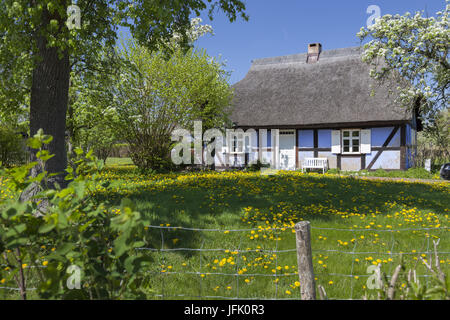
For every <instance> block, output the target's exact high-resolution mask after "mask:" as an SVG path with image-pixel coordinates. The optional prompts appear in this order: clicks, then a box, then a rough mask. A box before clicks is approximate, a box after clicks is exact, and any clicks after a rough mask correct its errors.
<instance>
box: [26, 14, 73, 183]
mask: <svg viewBox="0 0 450 320" xmlns="http://www.w3.org/2000/svg"><path fill="white" fill-rule="evenodd" d="M55 14H56V13H55ZM51 19H56V20H58V22H59V25H60V26H61V28H62V26H63V25H64V21H63V20H62V18H61V17H59V16H51V15H50V13H49V12H48V11H46V10H44V12H43V13H42V27H43V28H45V27H46V26H47V25H48V24H49V22H50V20H51ZM35 41H36V48H37V50H36V52H35V58H36V60H35V61H36V62H35V67H34V70H33V79H32V88H31V101H30V135H31V136H33V135H34V134H35V133H36V132H37V131H38V130H39V129H40V128H42V129H43V131H44V133H45V134H49V135H52V136H53V141H52V142H51V143H50V144H49V145H48V150H49V151H50V153H51V154H54V157H53V158H52V159H50V160H49V161H48V162H47V164H46V168H45V169H46V170H47V171H48V172H49V173H61V174H60V175H58V176H56V177H54V178H52V180H51V181H50V182H51V184H53V182H57V183H59V184H60V185H61V186H64V185H65V183H64V170H65V169H66V167H67V153H66V146H65V131H66V112H67V105H68V97H69V79H70V63H69V54H68V52H67V51H63V52H60V54H61V53H62V55H61V56H59V55H58V48H57V47H48V41H47V38H46V37H44V36H42V35H40V34H39V32H36V34H35ZM35 153H36V151H34V152H33V154H32V159H35V157H36V154H35ZM36 173H37V172H34V173H33V174H36Z"/></svg>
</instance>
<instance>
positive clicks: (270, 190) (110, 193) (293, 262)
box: [0, 159, 450, 299]
mask: <svg viewBox="0 0 450 320" xmlns="http://www.w3.org/2000/svg"><path fill="white" fill-rule="evenodd" d="M107 165H108V167H107V168H106V169H105V170H104V171H103V172H102V180H104V181H110V182H111V183H112V187H111V188H110V189H108V190H106V189H104V188H103V187H101V186H100V185H98V187H97V190H96V197H97V198H98V199H99V200H106V199H107V200H108V201H109V202H111V203H112V204H113V205H119V203H120V201H121V199H123V198H125V197H127V198H130V199H131V200H133V202H134V203H135V205H136V209H137V210H138V211H139V212H141V214H142V215H143V216H144V217H146V218H147V219H149V221H150V225H151V226H154V227H149V228H148V230H147V232H148V234H149V238H150V239H151V240H150V241H149V242H148V243H147V245H146V248H143V249H142V250H147V252H148V254H149V255H150V256H151V258H152V260H153V263H152V265H151V267H150V268H149V269H148V270H145V271H144V272H146V273H147V274H148V276H149V279H150V284H151V285H150V286H149V288H150V289H148V298H149V299H184V298H186V299H196V298H198V299H208V298H211V299H213V298H214V297H223V298H229V299H233V298H239V299H257V298H259V299H299V298H300V287H299V286H300V285H301V284H300V283H299V279H298V276H297V257H296V252H295V234H294V232H293V226H294V225H295V223H297V222H299V221H302V220H307V221H310V222H311V226H312V231H311V232H312V253H313V265H314V272H315V277H316V283H317V284H320V285H322V286H324V288H325V290H326V292H327V294H328V296H329V297H330V298H334V299H349V298H353V299H360V298H362V297H363V295H364V294H365V293H368V294H372V293H373V290H369V289H368V288H367V284H366V281H367V279H368V277H369V276H370V274H368V273H367V267H368V266H370V265H373V264H380V265H381V270H382V271H383V272H385V273H386V274H388V275H390V274H392V271H393V270H394V268H395V267H396V266H397V265H398V264H399V262H400V255H399V253H403V255H402V256H403V259H404V261H405V263H406V266H407V268H416V269H417V272H418V274H419V275H421V276H423V275H428V274H429V273H428V272H427V270H426V268H425V267H424V265H423V264H422V262H421V261H420V256H421V255H423V258H425V259H427V260H428V261H430V253H431V251H432V248H433V243H432V241H433V240H435V239H438V238H439V239H440V244H439V251H440V252H441V254H440V261H441V264H442V269H443V270H444V272H445V273H446V274H447V275H448V273H449V270H450V255H449V253H450V241H449V237H448V230H449V229H448V227H449V217H448V214H449V204H450V197H449V184H448V183H446V182H435V183H431V182H430V183H419V182H402V181H374V180H364V179H354V178H352V177H339V176H333V175H327V174H325V175H322V174H315V173H311V174H302V173H300V172H281V173H279V174H277V175H272V176H264V175H260V173H259V172H240V171H235V172H210V171H206V172H196V173H171V174H153V175H148V176H145V175H142V174H139V173H138V172H137V171H136V170H135V167H133V166H132V164H131V163H130V161H124V160H121V161H117V160H114V159H112V161H111V160H109V162H107ZM7 196H8V192H7V190H6V191H5V190H3V189H2V187H1V183H0V200H1V199H2V198H5V197H7ZM174 227H184V228H195V229H214V230H218V231H191V230H184V229H181V228H178V229H176V228H174ZM420 228H432V229H431V230H408V229H420ZM242 229H245V230H247V229H251V230H248V231H235V230H242ZM161 248H163V249H166V250H169V251H159V249H161ZM183 248H191V249H202V251H196V250H180V249H183ZM149 249H150V250H149ZM151 249H153V250H156V251H153V250H151ZM173 249H175V250H173ZM216 249H221V250H216ZM272 251H277V252H276V253H273V252H272ZM420 280H421V281H423V282H430V281H431V280H430V278H428V277H423V278H420ZM400 281H401V282H402V283H405V279H404V278H401V279H400ZM32 283H33V282H31V284H32ZM0 291H1V290H0ZM0 293H1V292H0ZM4 294H5V292H3V294H2V296H3V298H18V295H14V293H8V295H7V296H4ZM30 297H34V296H33V295H32V294H31V295H30Z"/></svg>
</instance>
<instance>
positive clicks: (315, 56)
mask: <svg viewBox="0 0 450 320" xmlns="http://www.w3.org/2000/svg"><path fill="white" fill-rule="evenodd" d="M321 52H322V44H320V43H310V44H308V55H307V57H306V63H315V62H317V61H319V56H320V53H321Z"/></svg>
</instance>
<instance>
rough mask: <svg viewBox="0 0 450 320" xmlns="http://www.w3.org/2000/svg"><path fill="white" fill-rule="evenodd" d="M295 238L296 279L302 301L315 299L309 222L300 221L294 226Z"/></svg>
mask: <svg viewBox="0 0 450 320" xmlns="http://www.w3.org/2000/svg"><path fill="white" fill-rule="evenodd" d="M295 235H296V238H297V241H296V242H297V263H298V277H299V279H300V294H301V299H302V300H315V299H316V286H315V281H314V270H313V263H312V253H311V228H310V223H309V221H301V222H299V223H297V224H296V225H295Z"/></svg>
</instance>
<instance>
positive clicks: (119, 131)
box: [82, 40, 232, 170]
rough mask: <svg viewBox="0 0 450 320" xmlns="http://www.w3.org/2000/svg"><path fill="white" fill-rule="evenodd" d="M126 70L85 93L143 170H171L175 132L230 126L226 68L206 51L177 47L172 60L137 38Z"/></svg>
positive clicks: (125, 51) (124, 53) (126, 51)
mask: <svg viewBox="0 0 450 320" xmlns="http://www.w3.org/2000/svg"><path fill="white" fill-rule="evenodd" d="M119 55H120V57H121V58H122V59H123V62H124V63H123V64H122V65H121V72H120V74H117V75H112V76H110V77H109V78H108V79H105V78H102V77H99V78H97V79H96V80H95V81H96V86H95V88H94V90H91V89H90V90H89V91H85V92H84V93H82V95H86V99H88V100H90V101H91V103H90V105H92V106H95V108H98V109H100V110H102V117H101V118H102V121H104V122H105V123H106V124H107V125H108V126H109V127H111V128H113V131H114V133H115V136H116V137H120V139H121V140H122V141H125V142H126V143H128V145H129V150H130V157H131V158H132V160H133V162H134V163H135V164H136V165H137V166H138V167H139V168H140V169H142V170H148V169H153V170H171V169H174V164H173V163H172V160H171V158H170V151H171V149H172V147H173V142H172V141H171V134H172V132H173V130H174V129H175V128H177V127H178V128H185V129H188V130H189V129H192V127H193V121H195V120H202V123H203V129H204V130H206V129H208V128H212V127H223V126H224V125H225V124H226V123H227V122H228V117H227V116H228V113H229V110H228V107H229V105H230V102H231V97H232V90H231V88H230V85H229V84H228V82H227V79H228V73H227V72H226V71H224V70H223V68H222V67H223V65H222V64H221V63H220V62H219V61H217V60H215V59H214V58H211V57H209V56H208V55H207V54H206V52H205V51H203V50H193V49H191V50H189V51H187V52H185V51H183V50H181V49H179V48H178V49H176V50H175V51H174V52H173V53H172V54H171V55H170V56H169V57H168V56H167V55H166V54H165V53H163V52H151V51H149V50H148V49H147V48H145V47H142V46H140V45H138V44H137V42H136V41H134V40H129V41H125V42H124V44H123V47H122V50H120V52H119Z"/></svg>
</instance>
